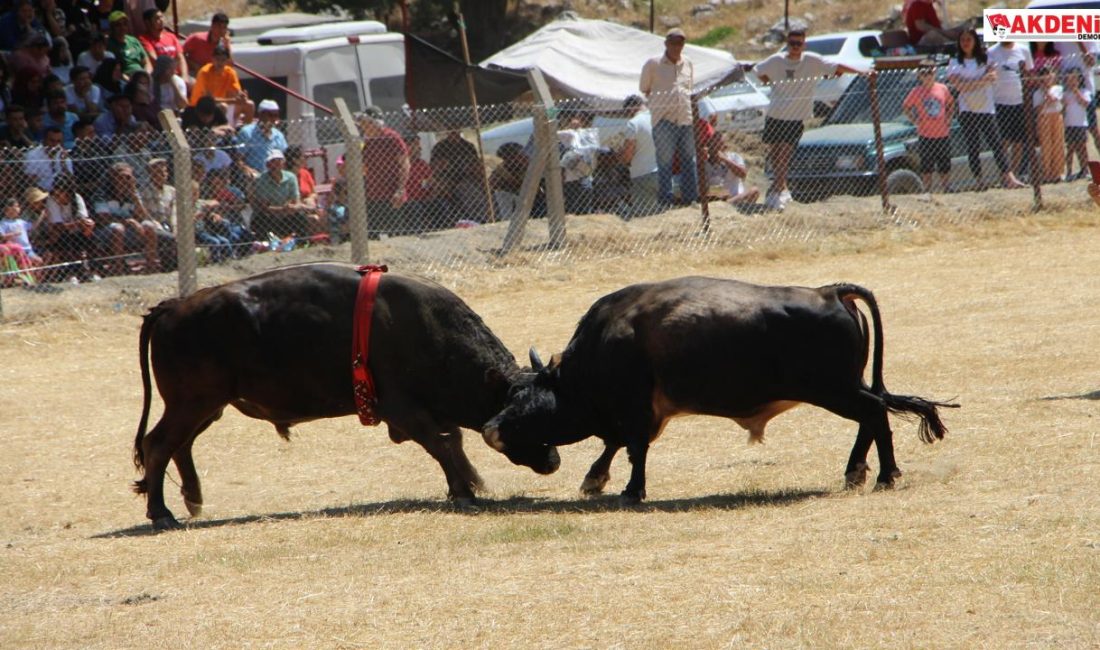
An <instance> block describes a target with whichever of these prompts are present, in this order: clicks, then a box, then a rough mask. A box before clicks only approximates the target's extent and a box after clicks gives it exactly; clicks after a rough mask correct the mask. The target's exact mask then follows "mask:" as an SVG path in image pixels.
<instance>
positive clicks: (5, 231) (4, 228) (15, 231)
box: [0, 218, 34, 255]
mask: <svg viewBox="0 0 1100 650" xmlns="http://www.w3.org/2000/svg"><path fill="white" fill-rule="evenodd" d="M29 230H30V223H28V222H27V221H26V220H24V219H6V218H4V219H0V235H15V237H13V238H12V239H11V240H10V241H12V242H14V243H16V244H19V246H21V247H22V248H23V250H24V251H25V252H26V253H27V254H28V255H34V247H33V246H31V240H30V237H28V236H27V232H28V231H29ZM3 239H4V238H3V237H0V241H2V240H3Z"/></svg>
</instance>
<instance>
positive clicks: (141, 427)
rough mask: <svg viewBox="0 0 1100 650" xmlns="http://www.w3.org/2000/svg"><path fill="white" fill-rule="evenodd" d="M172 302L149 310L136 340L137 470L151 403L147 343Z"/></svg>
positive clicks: (141, 463) (142, 462)
mask: <svg viewBox="0 0 1100 650" xmlns="http://www.w3.org/2000/svg"><path fill="white" fill-rule="evenodd" d="M173 302H175V301H174V300H166V301H164V302H162V303H160V304H159V305H157V306H156V307H153V308H152V309H150V310H149V313H148V314H146V315H145V319H144V320H142V322H141V335H140V336H139V338H138V358H139V359H140V362H139V363H140V364H141V387H142V390H143V391H144V397H143V398H142V404H141V420H140V421H139V422H138V430H137V436H135V438H134V467H136V468H137V469H138V470H142V469H144V468H145V452H144V451H142V447H141V441H142V440H143V439H144V438H145V429H146V427H148V426H149V406H150V404H151V402H152V393H153V384H152V381H151V380H150V378H149V341H150V340H151V339H152V338H153V326H154V325H155V324H156V322H157V319H159V318H160V317H161V316H162V315H163V314H164V312H165V311H167V307H168V305H169V304H170V303H173ZM143 483H144V481H138V485H135V489H136V490H138V491H139V492H141V491H143V490H142V489H141V488H142V487H143V485H142V484H143Z"/></svg>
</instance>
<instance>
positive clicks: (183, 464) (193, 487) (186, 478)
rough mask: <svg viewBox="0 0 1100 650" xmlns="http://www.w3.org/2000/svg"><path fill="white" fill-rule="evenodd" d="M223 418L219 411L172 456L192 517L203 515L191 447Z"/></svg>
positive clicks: (182, 492)
mask: <svg viewBox="0 0 1100 650" xmlns="http://www.w3.org/2000/svg"><path fill="white" fill-rule="evenodd" d="M221 416H222V411H221V410H220V409H219V410H218V412H217V413H215V414H214V416H213V417H211V418H210V419H208V420H207V421H206V422H204V423H203V424H202V426H200V427H199V430H198V431H196V432H195V435H193V436H191V439H190V440H188V441H187V442H186V443H185V444H184V445H183V446H182V447H180V448H179V449H178V450H176V453H175V454H173V455H172V461H173V462H175V464H176V470H177V471H178V472H179V473H180V483H181V485H180V494H182V495H183V505H185V506H186V507H187V512H188V513H189V514H190V515H191V516H192V517H198V516H200V515H201V514H202V483H201V482H200V481H199V474H198V472H196V471H195V460H194V458H192V457H191V447H192V445H194V444H195V438H197V437H199V434H200V433H202V432H203V431H206V430H207V429H208V428H210V425H211V424H214V422H216V421H218V419H220V418H221Z"/></svg>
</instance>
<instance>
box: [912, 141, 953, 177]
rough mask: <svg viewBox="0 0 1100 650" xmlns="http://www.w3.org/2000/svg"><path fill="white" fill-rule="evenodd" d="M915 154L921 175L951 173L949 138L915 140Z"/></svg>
mask: <svg viewBox="0 0 1100 650" xmlns="http://www.w3.org/2000/svg"><path fill="white" fill-rule="evenodd" d="M917 153H918V154H919V155H920V171H921V173H922V174H931V173H932V172H933V171H938V172H939V173H941V174H946V173H948V172H950V171H951V138H925V137H920V138H917Z"/></svg>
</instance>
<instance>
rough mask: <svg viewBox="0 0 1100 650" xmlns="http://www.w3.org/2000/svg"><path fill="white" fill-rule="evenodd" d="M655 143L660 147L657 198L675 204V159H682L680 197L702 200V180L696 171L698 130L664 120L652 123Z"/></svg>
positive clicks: (689, 199) (658, 153) (658, 149)
mask: <svg viewBox="0 0 1100 650" xmlns="http://www.w3.org/2000/svg"><path fill="white" fill-rule="evenodd" d="M653 145H654V146H655V147H656V149H657V200H658V201H660V202H661V203H672V201H673V199H672V159H673V157H674V156H675V155H676V154H679V158H680V198H681V199H682V200H683V201H685V202H689V201H696V200H698V199H699V180H698V177H697V176H696V174H695V132H694V130H693V129H692V128H691V125H690V124H684V125H680V124H673V123H672V122H669V121H668V120H661V121H660V122H657V123H656V124H654V125H653Z"/></svg>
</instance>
